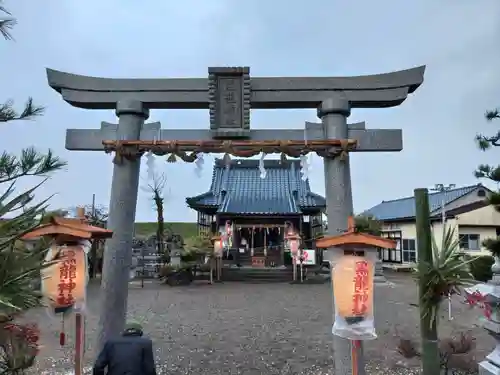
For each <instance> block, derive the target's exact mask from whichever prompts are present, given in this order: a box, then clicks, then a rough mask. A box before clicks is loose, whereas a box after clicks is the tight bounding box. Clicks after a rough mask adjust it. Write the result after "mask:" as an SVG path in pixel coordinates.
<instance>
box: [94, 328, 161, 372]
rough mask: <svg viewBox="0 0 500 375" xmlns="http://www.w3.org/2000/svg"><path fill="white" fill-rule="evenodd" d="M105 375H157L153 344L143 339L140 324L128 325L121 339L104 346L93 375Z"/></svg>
mask: <svg viewBox="0 0 500 375" xmlns="http://www.w3.org/2000/svg"><path fill="white" fill-rule="evenodd" d="M106 369H107V372H106V371H105V370H106ZM105 374H106V375H125V374H126V375H156V367H155V362H154V354H153V342H152V341H151V339H149V338H146V337H143V331H142V326H141V325H140V324H139V323H136V322H130V323H127V324H126V326H125V331H124V332H123V334H122V336H121V337H118V338H115V339H111V340H108V341H107V342H106V344H104V348H103V349H102V350H101V352H100V353H99V356H98V357H97V360H96V361H95V364H94V369H93V375H105Z"/></svg>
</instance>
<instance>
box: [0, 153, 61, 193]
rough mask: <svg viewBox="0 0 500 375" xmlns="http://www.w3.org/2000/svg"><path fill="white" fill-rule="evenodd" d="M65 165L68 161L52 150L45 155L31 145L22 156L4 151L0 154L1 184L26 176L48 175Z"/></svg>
mask: <svg viewBox="0 0 500 375" xmlns="http://www.w3.org/2000/svg"><path fill="white" fill-rule="evenodd" d="M64 166H66V162H64V161H62V160H61V159H60V158H59V157H57V156H54V154H53V153H52V151H51V150H49V151H48V152H47V154H45V155H44V154H40V153H38V152H37V151H36V150H35V148H34V147H29V148H27V149H24V150H22V152H21V156H20V158H18V157H16V156H15V155H12V154H9V153H7V152H4V153H3V154H2V155H0V184H1V183H5V182H9V181H13V180H16V179H17V178H19V177H24V176H39V177H46V176H47V175H49V174H50V173H52V172H54V171H56V170H58V169H61V168H63V167H64Z"/></svg>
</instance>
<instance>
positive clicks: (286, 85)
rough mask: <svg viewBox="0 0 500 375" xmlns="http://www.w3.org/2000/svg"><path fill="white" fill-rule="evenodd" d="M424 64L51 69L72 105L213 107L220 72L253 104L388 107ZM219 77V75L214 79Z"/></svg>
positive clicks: (418, 79)
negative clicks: (292, 73)
mask: <svg viewBox="0 0 500 375" xmlns="http://www.w3.org/2000/svg"><path fill="white" fill-rule="evenodd" d="M424 72H425V66H420V67H417V68H412V69H407V70H401V71H397V72H391V73H385V74H376V75H366V76H355V77H259V78H250V74H249V73H250V71H249V68H246V67H245V68H209V78H208V79H207V78H160V79H136V78H133V79H123V78H98V77H88V76H82V75H76V74H70V73H65V72H60V71H57V70H52V69H47V78H48V82H49V85H50V87H52V88H53V89H54V90H56V91H58V92H59V93H60V94H61V95H62V97H63V99H64V100H65V101H67V102H68V103H70V104H71V105H73V106H75V107H79V108H86V109H115V107H116V103H117V102H118V101H119V100H124V99H135V100H138V101H140V102H142V103H144V105H145V106H146V107H147V108H150V109H159V108H163V109H209V108H210V105H211V102H213V101H214V100H217V99H214V97H213V95H214V89H213V87H214V86H217V85H219V86H225V87H224V89H225V90H227V87H226V86H227V85H229V83H227V82H228V81H227V80H226V83H222V81H216V79H217V78H219V77H220V76H221V75H222V76H225V78H228V77H230V76H232V75H233V76H238V75H239V78H241V79H242V80H241V83H240V82H237V85H238V86H237V88H238V89H239V91H241V92H243V93H242V94H241V95H242V96H243V95H246V96H248V102H249V105H250V106H251V107H252V108H256V109H261V108H276V109H280V108H316V107H317V106H318V104H319V103H321V102H322V101H323V100H325V99H327V98H328V97H330V96H331V95H332V93H333V92H343V95H345V96H346V97H347V99H348V100H349V102H350V104H351V107H352V108H385V107H394V106H397V105H399V104H401V103H402V102H403V101H404V100H405V99H406V97H407V95H408V94H409V93H412V92H414V91H415V90H416V89H417V88H418V87H419V86H420V85H421V84H422V83H423V79H424ZM214 77H215V78H214ZM226 99H227V98H226Z"/></svg>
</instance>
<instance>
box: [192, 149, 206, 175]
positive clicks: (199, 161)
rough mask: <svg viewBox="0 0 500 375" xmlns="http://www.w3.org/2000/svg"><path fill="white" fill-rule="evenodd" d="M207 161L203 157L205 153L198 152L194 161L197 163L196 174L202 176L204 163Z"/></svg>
mask: <svg viewBox="0 0 500 375" xmlns="http://www.w3.org/2000/svg"><path fill="white" fill-rule="evenodd" d="M204 163H205V160H204V159H203V154H201V153H200V154H198V155H196V160H195V161H194V164H195V170H194V173H195V174H196V176H197V177H201V173H202V172H203V164H204Z"/></svg>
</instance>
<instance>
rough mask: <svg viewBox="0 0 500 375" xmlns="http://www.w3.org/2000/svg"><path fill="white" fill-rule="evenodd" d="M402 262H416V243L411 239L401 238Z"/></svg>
mask: <svg viewBox="0 0 500 375" xmlns="http://www.w3.org/2000/svg"><path fill="white" fill-rule="evenodd" d="M402 242H403V262H406V263H416V262H417V243H416V241H415V240H414V239H412V238H403V241H402Z"/></svg>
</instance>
